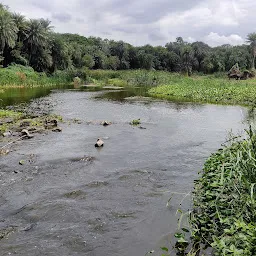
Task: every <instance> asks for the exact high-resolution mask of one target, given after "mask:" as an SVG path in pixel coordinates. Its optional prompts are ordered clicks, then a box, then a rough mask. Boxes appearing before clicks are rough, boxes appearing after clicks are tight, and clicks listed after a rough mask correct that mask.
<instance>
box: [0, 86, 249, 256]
mask: <svg viewBox="0 0 256 256" xmlns="http://www.w3.org/2000/svg"><path fill="white" fill-rule="evenodd" d="M137 93H138V90H137V91H134V90H133V91H128V92H127V91H126V92H124V91H111V92H107V93H106V92H101V91H99V92H90V91H80V90H53V91H52V92H51V93H50V92H49V91H47V92H46V93H45V94H43V95H40V94H39V95H36V96H30V97H27V98H26V99H25V100H26V101H28V100H29V99H30V98H33V97H38V96H43V97H44V98H43V100H46V101H52V102H54V103H55V104H54V105H53V107H52V110H51V111H52V113H55V114H58V115H61V116H63V118H64V120H70V122H66V123H64V124H62V125H61V126H62V128H63V132H62V133H58V134H56V133H49V134H48V135H37V136H36V137H35V138H33V139H32V140H27V141H23V142H22V143H18V144H17V145H16V146H15V147H14V151H13V152H12V153H11V154H9V155H7V156H4V157H1V158H0V168H1V169H0V230H1V229H8V230H11V231H12V232H11V233H10V234H9V237H8V239H2V240H0V255H1V256H5V255H23V256H37V255H38V256H39V255H40V256H41V255H44V256H46V255H47V256H48V255H49V256H50V255H52V256H73V255H74V256H75V255H79V256H80V255H81V256H85V255H86V256H87V255H88V256H137V255H138V256H139V255H145V254H146V253H147V252H149V251H151V250H154V251H155V254H154V255H161V254H159V253H158V251H159V248H160V247H161V246H167V247H170V243H169V239H170V237H171V236H170V234H173V233H175V231H176V229H177V216H176V211H177V209H178V208H180V205H179V204H180V201H181V200H182V198H183V195H176V196H174V197H173V199H172V200H171V202H170V206H169V207H166V203H167V201H168V200H169V198H170V197H171V196H172V192H176V193H185V194H186V193H189V192H190V191H191V190H192V188H193V181H194V180H195V179H196V178H197V177H198V172H199V171H200V170H201V169H202V166H203V163H204V161H205V159H206V158H207V157H208V156H209V155H210V154H211V153H212V152H214V151H215V150H216V149H218V148H219V147H220V146H221V144H222V143H223V142H225V140H226V139H227V137H228V133H229V132H230V131H231V129H232V131H233V132H234V133H235V134H237V133H241V132H242V131H243V129H244V127H245V120H246V118H247V115H248V113H247V112H248V111H247V109H246V108H243V107H239V106H220V105H208V104H191V103H178V102H175V103H174V102H166V101H148V100H146V99H145V98H132V100H130V99H126V98H124V97H128V96H135V95H136V94H137ZM143 95H144V94H143ZM7 98H8V97H7ZM18 98H19V97H18V96H17V97H16V99H9V98H8V99H9V101H8V103H6V102H7V101H3V102H2V104H3V105H8V104H10V102H11V103H12V104H13V103H16V102H21V101H23V100H20V99H18ZM32 104H33V100H32ZM138 118H140V119H141V121H142V124H141V126H142V127H143V128H146V129H139V128H138V127H132V126H131V125H129V122H130V121H131V120H133V119H138ZM74 119H79V122H73V121H71V120H74ZM103 120H108V121H111V122H112V125H110V126H108V127H103V126H102V125H100V122H101V121H103ZM98 137H101V138H103V140H104V141H105V146H104V148H102V149H100V150H99V149H96V148H95V147H94V144H95V142H96V140H97V138H98ZM20 160H24V162H25V164H24V165H19V161H20ZM182 207H183V209H185V210H187V209H189V207H190V200H189V198H188V199H187V200H185V201H184V202H183V204H182Z"/></svg>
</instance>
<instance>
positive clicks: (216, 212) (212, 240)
mask: <svg viewBox="0 0 256 256" xmlns="http://www.w3.org/2000/svg"><path fill="white" fill-rule="evenodd" d="M255 166H256V134H255V132H254V131H252V128H251V127H250V128H249V130H248V131H247V138H245V139H241V138H240V139H232V140H231V141H230V142H229V143H228V144H227V145H226V146H224V147H223V148H221V149H219V150H218V151H217V152H216V153H214V154H212V155H211V156H210V157H209V158H208V159H207V161H206V162H205V165H204V168H203V171H202V172H201V174H200V177H199V179H198V180H197V181H195V189H194V192H193V195H192V199H193V207H194V208H193V212H192V213H191V216H190V224H191V231H192V242H193V243H194V252H195V253H196V252H199V250H200V248H201V249H202V248H203V247H204V246H205V247H211V248H212V249H213V255H215V256H223V255H243V256H250V255H256V224H255V223H256V193H255V189H256V188H255V184H256V176H255ZM194 255H196V254H194Z"/></svg>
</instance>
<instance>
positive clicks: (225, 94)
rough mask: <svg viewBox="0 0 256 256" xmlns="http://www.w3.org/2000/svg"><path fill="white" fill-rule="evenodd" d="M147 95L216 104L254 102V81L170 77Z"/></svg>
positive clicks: (255, 102)
mask: <svg viewBox="0 0 256 256" xmlns="http://www.w3.org/2000/svg"><path fill="white" fill-rule="evenodd" d="M149 95H150V96H152V97H156V98H162V99H169V100H179V101H187V102H189V101H190V102H206V103H218V104H240V105H255V104H256V82H255V80H254V79H253V80H248V81H229V80H227V79H224V78H212V77H210V76H202V77H190V78H187V77H181V78H179V79H172V81H171V82H169V83H168V84H166V85H162V86H159V87H156V88H151V89H150V90H149Z"/></svg>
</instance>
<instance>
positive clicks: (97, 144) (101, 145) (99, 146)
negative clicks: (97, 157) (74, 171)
mask: <svg viewBox="0 0 256 256" xmlns="http://www.w3.org/2000/svg"><path fill="white" fill-rule="evenodd" d="M103 146H104V141H103V140H102V139H100V138H99V139H98V140H97V142H96V144H95V147H96V148H101V147H103Z"/></svg>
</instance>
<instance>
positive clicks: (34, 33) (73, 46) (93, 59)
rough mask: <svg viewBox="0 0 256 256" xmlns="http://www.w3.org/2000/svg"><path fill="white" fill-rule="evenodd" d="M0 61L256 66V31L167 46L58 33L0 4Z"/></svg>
mask: <svg viewBox="0 0 256 256" xmlns="http://www.w3.org/2000/svg"><path fill="white" fill-rule="evenodd" d="M0 42H1V43H0V61H1V64H2V66H3V67H7V66H9V65H11V64H15V63H16V64H20V65H24V66H31V67H33V68H34V70H36V71H39V72H42V71H44V72H47V73H54V72H55V71H56V70H66V69H80V68H85V67H86V68H89V69H112V70H125V69H155V70H165V71H175V72H182V71H184V72H186V73H188V74H190V73H192V72H202V73H213V72H222V71H228V70H229V69H230V68H231V67H232V66H233V65H234V64H235V63H238V64H239V66H240V68H242V69H250V68H254V67H255V63H254V60H255V55H256V33H252V34H249V35H248V38H247V43H248V44H244V45H241V46H231V45H222V46H218V47H213V48H212V47H210V46H209V45H207V44H205V43H203V42H194V43H188V42H185V41H184V40H183V38H182V37H178V38H177V40H176V41H175V42H170V43H167V44H166V45H165V47H163V46H157V47H153V46H151V45H145V46H139V47H135V46H132V45H130V44H128V43H125V42H123V41H114V40H108V39H101V38H95V37H84V36H80V35H76V34H59V33H55V32H54V31H53V27H52V26H51V22H50V21H49V20H45V19H30V20H28V19H26V17H24V16H23V15H21V14H18V13H12V12H11V11H10V10H9V8H8V7H7V6H4V5H0Z"/></svg>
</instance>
